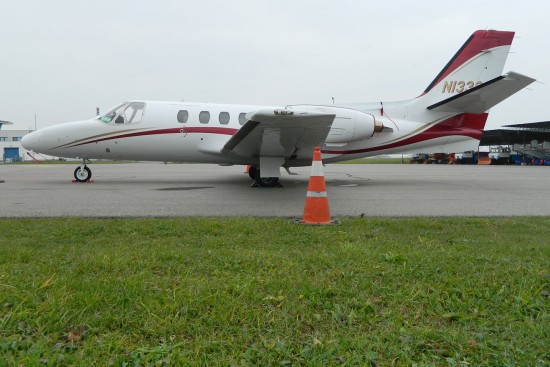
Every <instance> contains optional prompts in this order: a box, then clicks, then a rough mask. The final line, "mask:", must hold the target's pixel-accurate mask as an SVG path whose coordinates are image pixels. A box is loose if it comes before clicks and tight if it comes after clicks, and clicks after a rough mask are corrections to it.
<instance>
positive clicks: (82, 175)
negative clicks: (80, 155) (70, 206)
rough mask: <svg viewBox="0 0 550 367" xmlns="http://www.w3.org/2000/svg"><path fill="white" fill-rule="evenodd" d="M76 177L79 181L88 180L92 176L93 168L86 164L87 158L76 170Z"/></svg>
mask: <svg viewBox="0 0 550 367" xmlns="http://www.w3.org/2000/svg"><path fill="white" fill-rule="evenodd" d="M74 178H75V179H76V180H77V181H78V182H88V181H90V179H91V178H92V170H91V169H89V168H88V166H86V159H83V160H82V165H81V166H78V167H76V169H75V170H74Z"/></svg>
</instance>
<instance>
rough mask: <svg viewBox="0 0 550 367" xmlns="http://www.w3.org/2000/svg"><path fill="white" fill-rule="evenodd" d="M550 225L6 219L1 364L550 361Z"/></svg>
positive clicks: (0, 265) (545, 221)
mask: <svg viewBox="0 0 550 367" xmlns="http://www.w3.org/2000/svg"><path fill="white" fill-rule="evenodd" d="M549 228H550V218H511V219H495V218H487V219H469V218H458V219H436V218H423V219H367V218H357V219H345V220H344V221H343V224H342V225H340V226H325V227H319V226H314V227H309V226H300V225H294V224H291V223H290V222H289V220H286V219H258V218H235V219H212V218H189V219H88V218H87V219H82V218H72V219H1V220H0V229H1V230H0V366H19V365H22V366H38V365H45V366H57V365H79V366H108V365H113V366H168V365H172V366H196V365H197V366H250V365H262V366H287V365H288V366H290V365H291V366H340V365H344V366H411V365H416V366H548V365H549V364H550V353H549V349H548V345H550V318H549V302H550V299H549V298H548V296H549V294H550V275H549V273H550V262H549V258H550V245H549V242H550V241H549V236H548V233H549V230H548V229H549Z"/></svg>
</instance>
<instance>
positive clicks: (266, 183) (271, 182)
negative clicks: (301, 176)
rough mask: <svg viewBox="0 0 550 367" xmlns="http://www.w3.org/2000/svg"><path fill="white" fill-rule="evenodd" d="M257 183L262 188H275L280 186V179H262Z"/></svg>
mask: <svg viewBox="0 0 550 367" xmlns="http://www.w3.org/2000/svg"><path fill="white" fill-rule="evenodd" d="M256 182H257V183H259V184H260V186H262V187H275V186H277V185H279V177H260V178H258V179H256Z"/></svg>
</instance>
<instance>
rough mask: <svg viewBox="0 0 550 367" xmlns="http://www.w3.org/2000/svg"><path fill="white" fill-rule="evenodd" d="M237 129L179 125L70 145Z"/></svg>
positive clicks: (228, 133)
mask: <svg viewBox="0 0 550 367" xmlns="http://www.w3.org/2000/svg"><path fill="white" fill-rule="evenodd" d="M237 131H238V129H232V128H228V127H181V128H171V129H159V130H149V131H140V132H136V133H130V134H122V135H116V136H109V137H106V138H101V139H95V140H91V141H87V142H84V143H80V144H75V145H72V146H71V147H77V146H80V145H85V144H91V143H99V142H101V141H107V140H115V139H122V138H133V137H137V136H147V135H163V134H193V133H202V134H221V135H234V134H235V133H236V132H237ZM67 148H70V147H67Z"/></svg>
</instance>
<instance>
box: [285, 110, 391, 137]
mask: <svg viewBox="0 0 550 367" xmlns="http://www.w3.org/2000/svg"><path fill="white" fill-rule="evenodd" d="M293 107H294V106H293ZM296 107H298V106H296ZM298 108H300V109H304V108H305V109H307V111H310V112H320V113H330V114H335V115H336V117H335V118H334V122H333V123H332V127H331V129H330V131H329V133H328V136H327V140H326V141H325V143H327V144H344V143H349V142H352V141H357V140H364V139H370V138H371V137H372V136H373V135H374V133H377V132H381V131H382V130H383V129H384V124H383V123H382V121H381V119H380V117H378V118H376V117H375V116H373V115H371V114H369V113H365V112H361V111H357V110H353V109H349V108H342V107H331V106H311V105H308V106H299V107H298Z"/></svg>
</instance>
